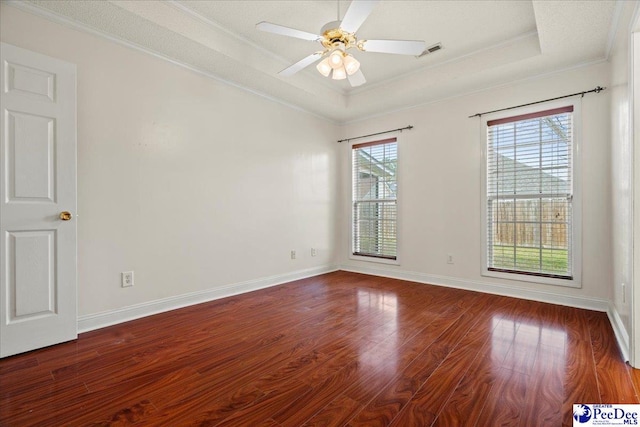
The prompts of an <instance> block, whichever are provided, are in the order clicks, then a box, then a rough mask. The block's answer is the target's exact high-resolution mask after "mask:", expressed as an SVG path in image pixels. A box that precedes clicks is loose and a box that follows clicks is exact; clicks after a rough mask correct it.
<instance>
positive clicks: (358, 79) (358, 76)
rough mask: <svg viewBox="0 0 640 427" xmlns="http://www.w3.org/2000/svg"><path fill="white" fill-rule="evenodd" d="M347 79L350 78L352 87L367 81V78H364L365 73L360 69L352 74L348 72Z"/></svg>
mask: <svg viewBox="0 0 640 427" xmlns="http://www.w3.org/2000/svg"><path fill="white" fill-rule="evenodd" d="M347 79H349V83H350V84H351V86H352V87H358V86H361V85H363V84H365V83H366V82H367V80H366V79H365V78H364V74H362V70H358V71H356V72H355V73H353V74H352V75H348V74H347Z"/></svg>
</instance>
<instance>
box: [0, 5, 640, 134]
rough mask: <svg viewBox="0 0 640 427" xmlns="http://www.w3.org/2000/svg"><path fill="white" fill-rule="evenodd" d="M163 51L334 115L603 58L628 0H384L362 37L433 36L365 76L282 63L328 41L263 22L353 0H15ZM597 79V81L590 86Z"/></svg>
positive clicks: (320, 21) (309, 15)
mask: <svg viewBox="0 0 640 427" xmlns="http://www.w3.org/2000/svg"><path fill="white" fill-rule="evenodd" d="M633 3H635V2H633ZM10 4H13V5H15V6H18V7H21V8H23V9H28V10H31V11H35V12H44V13H45V15H47V16H49V17H52V18H53V19H57V20H62V21H64V22H66V23H67V24H71V25H73V26H80V27H82V28H84V29H87V30H89V31H92V32H98V33H102V34H105V35H108V36H109V37H111V38H113V39H116V40H119V41H123V42H125V43H127V44H129V45H133V46H136V47H138V48H142V49H144V50H146V51H151V52H153V53H156V54H159V55H161V56H163V57H166V58H169V59H171V60H172V61H174V62H178V63H181V64H183V65H186V66H188V67H189V68H192V69H195V70H197V71H200V72H203V73H205V74H208V75H210V76H212V77H215V78H219V79H223V80H225V81H228V82H230V83H232V84H235V85H238V86H241V87H243V88H246V89H249V90H251V91H253V92H256V93H259V94H262V95H264V96H267V97H269V98H272V99H277V100H279V101H281V102H284V103H287V104H289V105H293V106H295V107H297V108H301V109H304V110H307V111H310V112H312V113H315V114H317V115H320V116H323V117H326V118H328V119H330V120H333V121H336V122H340V123H343V122H348V121H352V120H356V119H359V118H362V117H366V116H371V115H375V114H381V113H384V112H387V111H392V110H396V109H400V108H406V107H408V106H412V105H418V104H421V103H425V102H431V101H434V100H437V99H441V98H444V97H450V96H454V95H457V94H460V93H465V92H468V91H472V90H479V89H482V88H485V87H491V86H494V85H497V84H500V83H503V82H505V81H514V80H520V79H523V78H527V77H531V76H535V75H540V74H544V73H548V72H551V71H555V70H559V69H563V68H567V67H573V66H576V65H579V64H586V63H590V62H594V61H598V60H603V59H606V58H607V56H608V54H609V49H610V47H611V43H612V40H613V37H614V36H615V32H616V30H617V23H618V22H619V21H620V20H619V17H620V15H621V14H622V13H628V12H629V10H633V7H629V2H626V1H620V0H619V1H604V0H599V1H593V0H587V1H567V0H565V1H550V0H540V1H538V0H533V1H531V0H518V1H509V0H502V1H494V0H491V1H484V0H473V1H402V0H386V1H384V0H383V1H381V2H380V3H379V4H378V5H377V6H376V7H375V9H374V10H373V12H372V13H371V15H370V16H369V17H368V19H367V20H366V21H365V23H364V24H363V25H362V27H361V28H360V29H359V30H358V32H357V35H358V38H360V39H406V40H424V41H425V42H426V43H427V46H430V45H432V44H435V43H438V42H440V43H442V45H443V47H444V49H443V50H441V51H438V52H436V53H433V54H429V55H425V56H423V57H421V58H415V57H413V56H404V55H388V54H379V53H364V52H359V51H356V52H355V53H354V56H356V57H357V58H358V60H360V62H361V64H362V65H361V70H362V71H363V73H364V75H365V76H366V78H367V83H366V84H365V85H363V86H360V87H358V88H351V87H350V86H349V84H348V83H346V81H334V80H331V79H327V78H325V77H323V76H321V75H320V74H319V73H318V72H317V71H316V69H315V66H313V65H312V66H310V67H308V68H307V69H305V70H303V71H302V72H300V73H298V74H296V75H294V76H292V77H281V76H279V75H278V74H277V73H278V71H280V70H282V69H284V68H286V67H287V66H289V65H290V64H292V63H294V62H296V61H298V60H300V59H302V58H303V57H305V56H307V55H309V54H311V53H313V52H315V51H317V50H320V48H321V46H320V45H319V44H318V43H317V42H309V41H304V40H299V39H293V38H288V37H283V36H278V35H275V34H270V33H264V32H261V31H257V30H256V29H255V24H256V23H258V22H260V21H269V22H273V23H277V24H281V25H285V26H288V27H293V28H296V29H300V30H303V31H307V32H311V33H319V31H320V28H321V27H322V26H323V25H324V24H326V23H327V22H329V21H334V20H336V19H337V14H338V6H339V10H340V16H341V17H342V16H344V12H345V11H346V9H347V8H348V6H349V4H350V1H349V0H340V1H339V3H338V2H337V1H335V0H331V1H329V0H326V1H317V0H316V1H310V0H306V1H303V0H295V1H292V0H262V1H260V0H235V1H221V0H216V1H192V0H175V1H163V2H160V1H140V0H139V1H128V0H127V1H116V0H113V1H75V0H73V1H66V0H59V1H47V0H27V1H22V2H16V1H14V2H10ZM586 89H589V88H586Z"/></svg>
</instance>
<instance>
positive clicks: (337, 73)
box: [331, 67, 347, 80]
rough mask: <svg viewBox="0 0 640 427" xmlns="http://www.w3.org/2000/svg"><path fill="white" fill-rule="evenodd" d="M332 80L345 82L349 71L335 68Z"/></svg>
mask: <svg viewBox="0 0 640 427" xmlns="http://www.w3.org/2000/svg"><path fill="white" fill-rule="evenodd" d="M331 78H332V79H333V80H344V79H346V78H347V71H346V70H345V69H344V67H340V68H334V69H333V75H332V76H331Z"/></svg>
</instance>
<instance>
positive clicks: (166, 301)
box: [78, 265, 338, 333]
mask: <svg viewBox="0 0 640 427" xmlns="http://www.w3.org/2000/svg"><path fill="white" fill-rule="evenodd" d="M336 270H338V267H337V266H333V265H327V266H322V267H315V268H309V269H306V270H298V271H292V272H290V273H284V274H278V275H275V276H270V277H264V278H260V279H255V280H248V281H246V282H240V283H233V284H231V285H226V286H222V287H217V288H213V289H207V290H204V291H198V292H191V293H188V294H183V295H177V296H174V297H169V298H163V299H159V300H155V301H149V302H145V303H141V304H135V305H130V306H128V307H123V308H119V309H116V310H109V311H105V312H102V313H96V314H88V315H85V316H80V317H78V333H82V332H88V331H92V330H94V329H100V328H104V327H107V326H111V325H116V324H118V323H122V322H128V321H129V320H134V319H139V318H141V317H146V316H151V315H152V314H158V313H162V312H165V311H170V310H175V309H177V308H182V307H187V306H190V305H194V304H200V303H203V302H208V301H213V300H216V299H220V298H226V297H230V296H233V295H238V294H243V293H246V292H251V291H256V290H258V289H264V288H268V287H271V286H276V285H280V284H282V283H287V282H291V281H294V280H299V279H304V278H306V277H312V276H317V275H319V274H324V273H330V272H332V271H336Z"/></svg>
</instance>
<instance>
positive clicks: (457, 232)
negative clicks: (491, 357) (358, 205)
mask: <svg viewBox="0 0 640 427" xmlns="http://www.w3.org/2000/svg"><path fill="white" fill-rule="evenodd" d="M598 85H600V86H608V85H609V64H608V63H606V62H602V63H599V64H595V65H591V66H588V67H581V68H577V69H573V70H569V71H564V72H559V73H557V74H554V75H550V76H547V77H545V78H539V79H536V80H531V81H525V82H520V83H514V84H507V85H505V86H502V87H499V88H494V89H490V90H484V91H482V92H479V93H475V94H470V95H466V96H461V97H457V98H453V99H449V100H444V101H441V102H437V103H433V104H430V105H423V106H419V107H416V108H411V109H407V110H404V111H400V112H397V113H394V114H388V115H385V116H382V117H375V118H371V119H369V120H364V121H360V122H356V123H352V124H349V125H346V126H344V127H343V129H342V131H341V134H342V136H343V137H349V136H357V135H363V134H370V133H373V132H379V131H383V130H386V129H394V128H399V127H404V126H406V125H414V126H415V128H414V129H413V130H410V131H405V132H403V133H402V134H400V138H401V140H400V141H399V166H398V177H399V190H398V192H399V196H398V197H399V208H400V236H399V245H400V257H401V259H400V262H401V265H399V266H389V265H384V266H383V265H380V264H375V263H372V262H362V261H355V260H352V259H350V258H349V250H350V248H349V234H350V233H349V217H350V214H349V197H350V194H349V188H348V187H347V186H343V188H344V189H345V190H344V191H343V194H342V204H343V208H342V211H343V221H342V224H341V228H342V231H343V233H342V235H343V238H342V239H341V247H342V250H341V265H342V266H343V267H344V268H346V269H351V270H356V271H363V272H365V271H366V272H374V271H375V272H378V273H380V274H386V275H390V276H395V277H404V278H408V279H416V280H422V281H427V282H433V283H440V284H444V285H451V286H461V287H467V288H471V289H478V290H489V291H492V292H499V293H505V294H511V295H521V296H526V297H530V298H536V299H542V300H548V301H555V302H559V303H568V304H571V303H575V301H576V299H577V300H580V303H581V304H583V305H586V306H593V307H600V308H602V304H605V305H606V300H608V298H609V296H610V282H611V275H612V270H611V255H610V254H611V225H610V219H609V218H610V215H611V202H610V188H611V184H610V183H611V178H610V175H611V174H610V161H609V159H610V146H609V141H610V111H609V107H610V96H611V94H610V92H609V91H604V92H601V93H600V94H590V95H587V96H585V97H584V98H583V100H582V123H581V124H578V125H580V126H582V134H583V141H582V167H583V169H582V170H583V204H584V206H583V276H582V277H583V281H582V288H581V289H572V288H567V287H560V286H553V285H542V284H535V283H528V282H520V281H510V280H501V279H494V278H487V277H483V276H481V274H480V273H481V255H482V253H481V231H482V224H481V168H482V167H483V161H482V157H481V145H482V144H483V142H484V140H483V138H481V135H480V121H479V119H478V118H473V119H470V118H468V116H470V115H472V114H475V113H478V112H483V111H488V110H493V109H498V108H504V107H509V106H513V105H518V104H523V103H528V102H531V101H535V100H541V99H546V98H552V97H557V96H561V95H565V94H569V93H574V92H580V91H583V90H589V89H593V88H594V87H596V86H598ZM341 148H342V161H343V163H342V177H343V179H344V180H345V182H349V158H350V157H349V150H350V149H349V144H346V143H345V144H343V145H342V147H341ZM447 254H452V255H453V256H454V264H447V262H446V261H447ZM496 285H498V286H496ZM591 302H593V304H591Z"/></svg>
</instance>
